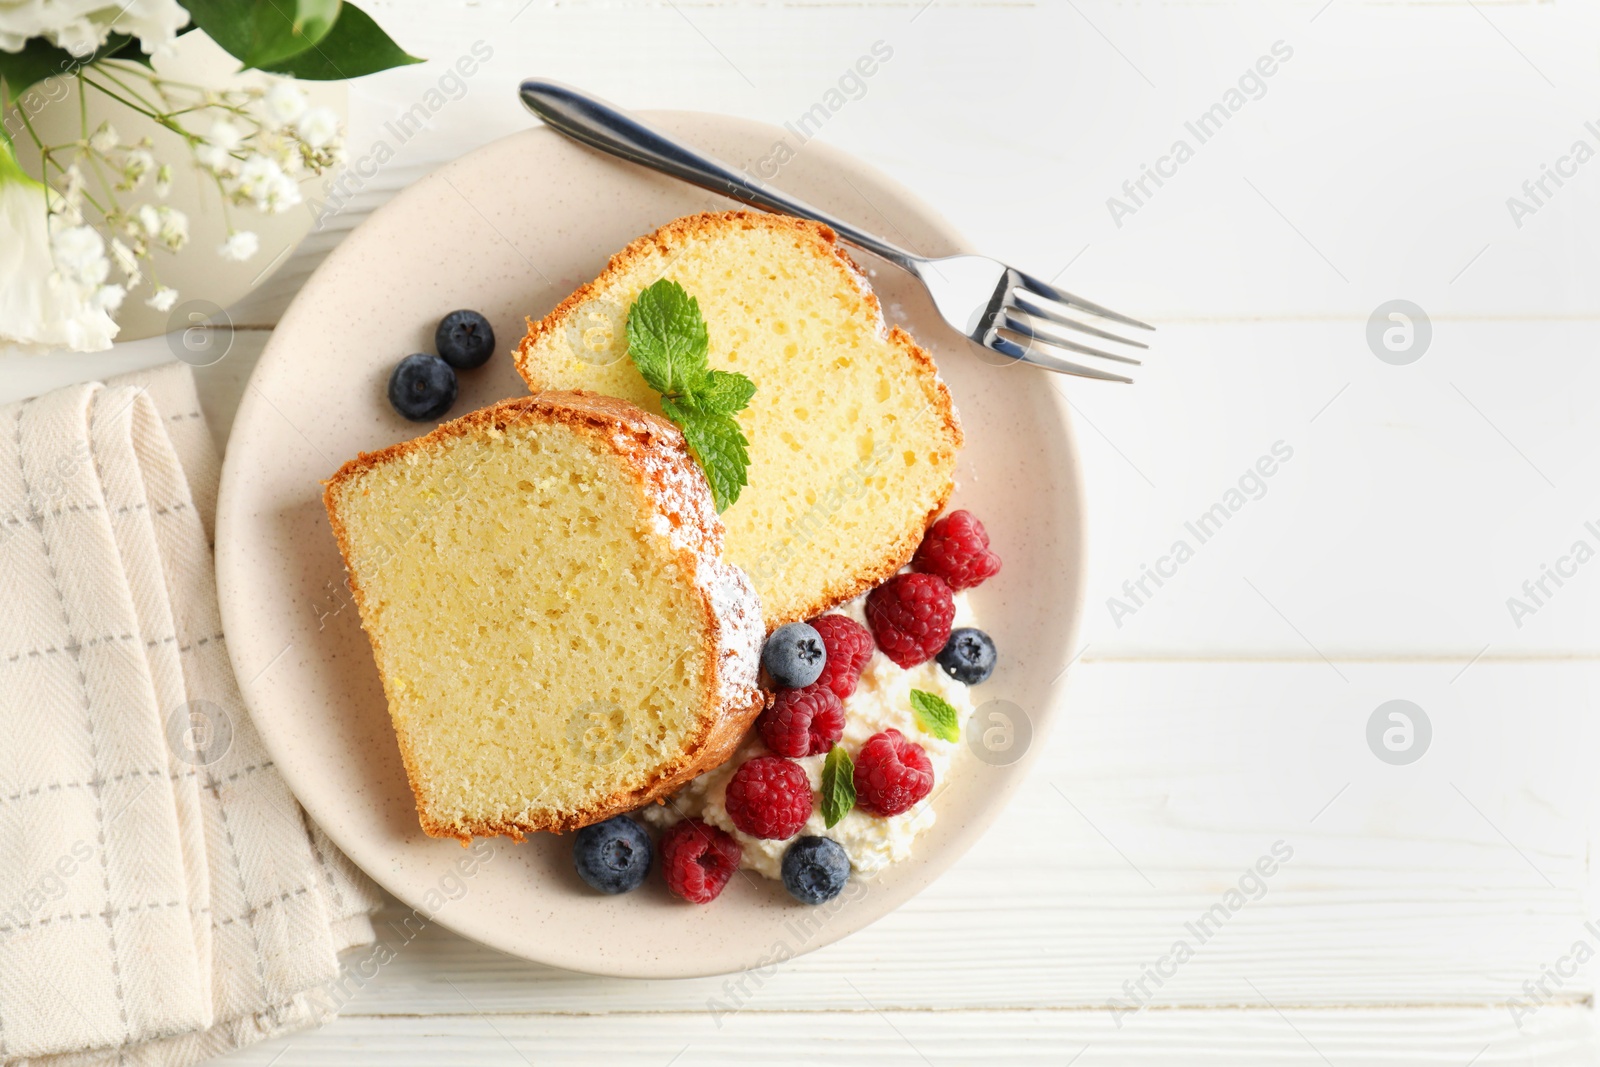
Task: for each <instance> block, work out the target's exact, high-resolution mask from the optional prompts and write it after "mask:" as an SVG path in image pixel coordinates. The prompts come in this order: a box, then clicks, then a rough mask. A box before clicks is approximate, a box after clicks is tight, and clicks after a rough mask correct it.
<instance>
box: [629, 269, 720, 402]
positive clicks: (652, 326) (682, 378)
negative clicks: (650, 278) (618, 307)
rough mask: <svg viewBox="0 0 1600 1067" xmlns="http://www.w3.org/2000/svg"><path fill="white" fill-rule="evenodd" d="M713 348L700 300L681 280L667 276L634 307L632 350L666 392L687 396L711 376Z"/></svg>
mask: <svg viewBox="0 0 1600 1067" xmlns="http://www.w3.org/2000/svg"><path fill="white" fill-rule="evenodd" d="M709 348H710V342H709V341H708V339H707V337H706V322H705V319H703V318H701V317H700V303H699V301H697V300H695V298H694V297H692V296H690V295H689V294H688V293H686V292H684V291H683V286H681V285H679V284H678V283H677V282H669V281H667V280H666V279H665V278H663V279H661V280H660V281H658V282H656V283H655V284H654V285H651V286H650V287H649V288H648V289H646V290H644V292H642V293H640V294H639V296H638V298H637V299H636V300H634V302H633V306H632V307H630V308H629V309H628V354H629V355H630V356H632V357H633V365H634V366H636V367H638V368H639V373H640V374H641V375H643V376H644V380H645V384H647V385H649V386H650V388H652V389H654V390H655V391H656V392H658V393H660V394H661V395H662V396H682V395H684V394H686V393H688V392H689V391H690V390H691V389H692V388H694V387H695V386H697V385H699V384H700V383H701V382H702V381H703V380H704V379H705V378H706V376H707V374H708V373H709V372H710V367H708V366H707V365H706V352H707V350H708V349H709Z"/></svg>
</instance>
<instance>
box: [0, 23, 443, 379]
mask: <svg viewBox="0 0 1600 1067" xmlns="http://www.w3.org/2000/svg"><path fill="white" fill-rule="evenodd" d="M13 6H15V5H13ZM86 6H87V5H59V4H58V5H54V6H52V5H51V4H48V3H47V4H34V5H23V6H22V7H21V8H17V9H16V10H11V9H9V8H6V5H5V3H4V0H0V9H6V11H7V12H8V13H7V14H5V15H4V16H3V17H0V114H5V118H6V122H5V125H4V127H3V128H0V223H5V224H6V225H5V226H3V227H0V232H6V233H7V234H8V240H7V241H6V242H5V244H4V246H3V247H0V312H3V313H0V344H4V343H10V344H13V345H18V346H21V347H23V348H24V349H36V350H45V349H51V348H68V349H71V350H73V351H98V350H100V349H103V348H108V347H110V345H111V341H112V338H114V337H115V336H116V332H117V326H116V323H115V321H114V320H113V319H112V318H111V314H112V313H114V312H115V311H116V310H117V308H118V307H119V306H120V305H121V304H122V301H123V298H124V297H125V296H127V295H128V294H130V293H131V292H133V291H134V290H145V291H144V292H143V293H141V294H140V295H141V296H142V297H143V299H144V303H146V304H147V305H149V306H150V307H153V308H155V309H157V310H160V311H165V310H168V309H170V308H172V307H173V306H174V305H175V304H176V302H177V300H178V296H179V294H178V293H177V292H176V291H175V290H173V289H172V288H171V287H169V286H166V285H163V284H162V283H161V280H160V272H159V271H158V269H157V262H158V260H157V256H158V255H175V254H177V253H179V252H181V251H182V250H183V249H184V248H185V247H186V246H187V244H188V243H189V219H188V216H187V215H186V214H185V213H184V212H183V211H182V210H180V209H179V208H177V207H176V206H173V205H171V204H167V203H164V202H163V201H165V200H166V199H167V197H168V195H169V194H170V192H171V190H172V181H173V176H174V168H175V167H178V166H190V167H193V168H195V169H196V170H198V172H199V173H200V174H201V175H202V177H203V179H204V180H206V181H208V182H209V183H210V184H211V185H213V186H214V187H215V188H216V190H217V192H218V194H219V195H220V197H221V201H222V210H223V217H224V219H225V221H226V224H227V231H228V234H227V239H226V240H225V241H223V242H222V244H221V245H218V246H214V248H213V249H212V251H214V253H215V254H216V255H218V256H220V257H221V258H222V259H223V260H227V261H230V262H246V261H248V260H250V259H252V258H254V257H255V256H256V254H257V253H258V252H259V251H260V246H261V242H260V239H259V238H258V237H257V235H256V233H255V231H254V230H253V229H251V228H250V225H249V221H248V218H247V217H240V213H242V212H256V213H261V214H278V213H281V212H284V211H287V210H289V209H291V208H293V207H294V206H295V205H297V204H299V203H301V195H300V182H301V181H302V180H304V179H305V178H308V177H312V176H317V175H321V174H322V173H324V172H325V171H327V170H329V169H330V168H332V167H334V166H337V165H338V164H339V163H340V162H342V161H343V159H344V151H345V150H344V130H343V129H342V127H341V124H340V121H339V117H338V115H337V114H335V113H334V112H333V111H331V110H329V109H328V108H326V107H317V106H313V105H312V103H311V101H310V100H309V99H308V98H307V95H306V93H305V91H304V90H303V89H302V88H301V87H300V86H299V85H298V84H296V82H295V80H294V79H301V80H316V81H337V80H343V79H345V78H350V77H359V76H361V75H364V74H370V73H374V72H376V71H379V70H385V69H388V68H389V67H394V66H399V65H401V64H405V63H417V62H421V60H419V59H417V58H416V57H414V56H411V55H409V54H407V53H406V52H405V51H404V50H403V49H401V48H400V47H399V46H398V45H397V44H395V42H394V41H393V40H391V39H390V38H389V36H388V35H387V34H386V33H384V32H383V30H382V29H380V28H379V27H378V25H377V24H376V23H375V22H373V20H372V19H371V17H370V16H368V15H367V14H366V13H365V12H363V11H361V10H360V9H359V8H357V7H356V6H355V5H354V4H351V3H346V2H344V0H140V2H139V3H137V4H121V5H119V4H108V5H107V6H106V7H105V8H103V9H96V10H93V11H87V13H85V11H82V10H80V7H86ZM191 22H192V23H193V28H195V29H198V30H199V31H202V32H204V33H205V34H206V35H208V36H210V37H211V38H212V39H213V40H215V41H216V42H217V43H218V44H219V45H221V46H222V48H223V49H225V50H226V51H228V52H229V53H231V54H232V55H233V56H234V57H236V58H237V59H239V60H240V61H241V62H242V63H243V65H244V66H245V67H246V68H255V69H257V70H259V71H263V72H265V73H262V74H259V75H257V76H256V80H255V82H254V83H253V84H250V85H248V86H244V87H240V88H226V89H208V88H206V87H204V86H199V85H191V84H188V83H185V82H181V81H177V80H174V79H170V78H167V77H164V76H162V75H161V74H159V73H157V72H156V70H155V69H154V68H153V67H152V66H151V62H150V57H151V56H157V55H160V54H161V53H163V52H164V51H166V50H167V49H169V48H170V47H171V46H172V43H173V41H174V40H175V39H176V37H177V35H178V34H179V32H180V31H181V30H183V28H184V27H185V25H188V24H190V23H191ZM46 79H60V80H67V79H70V80H71V81H72V82H73V83H74V84H75V86H76V88H77V90H78V93H79V104H78V111H79V116H80V129H79V131H78V134H77V136H76V137H75V138H74V139H73V140H71V141H68V142H65V143H60V144H46V143H44V141H43V140H42V139H41V138H40V136H39V134H38V133H37V131H36V130H35V127H34V124H33V123H32V122H31V121H30V116H31V115H33V114H35V113H36V112H37V109H38V108H39V107H41V106H43V105H42V104H40V103H38V102H37V101H38V100H40V99H43V100H46V101H49V100H56V99H60V98H61V97H62V96H63V95H65V94H59V93H44V92H33V93H30V92H29V90H30V89H31V87H32V86H34V85H35V84H36V83H39V82H43V81H45V80H46ZM24 94H27V96H26V97H25V95H24ZM95 96H98V97H101V98H104V100H106V101H109V102H111V103H112V104H114V105H117V106H121V107H124V108H126V109H128V111H129V112H130V113H135V114H138V115H141V116H143V117H144V118H145V119H147V120H150V121H152V122H154V123H156V124H157V125H159V126H160V127H162V128H163V129H165V130H168V131H170V132H171V133H173V134H176V135H177V137H178V139H179V141H180V143H181V144H182V145H183V148H184V150H185V153H186V156H187V158H186V159H163V158H159V156H158V150H157V146H156V145H155V144H153V143H152V141H151V139H150V138H141V139H139V140H137V141H134V142H129V141H127V140H126V139H125V138H124V137H123V136H122V132H121V131H120V130H119V129H118V128H117V124H116V123H115V122H114V121H105V122H100V123H99V124H98V125H96V126H95V127H94V128H93V129H90V128H89V125H88V121H87V115H88V108H87V106H86V103H87V101H88V99H90V98H91V97H95ZM8 106H10V107H11V110H10V112H9V113H7V109H8ZM98 110H99V109H98V108H97V113H98ZM14 117H19V118H20V119H21V123H22V125H21V127H20V128H15V127H14V126H13V122H12V119H13V118H14ZM22 136H26V137H27V138H28V139H29V140H30V141H31V142H32V145H33V147H34V148H35V149H37V151H38V156H39V161H40V169H41V173H39V174H37V175H32V174H28V173H27V172H26V171H25V170H24V169H23V167H22V166H21V164H20V163H19V162H18V160H17V156H16V153H15V150H14V145H15V142H14V141H13V138H14V137H22Z"/></svg>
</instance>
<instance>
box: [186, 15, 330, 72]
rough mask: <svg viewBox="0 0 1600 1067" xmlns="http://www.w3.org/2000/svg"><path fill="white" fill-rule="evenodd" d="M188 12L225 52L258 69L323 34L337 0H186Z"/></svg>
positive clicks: (327, 30) (297, 51) (307, 45)
mask: <svg viewBox="0 0 1600 1067" xmlns="http://www.w3.org/2000/svg"><path fill="white" fill-rule="evenodd" d="M184 6H185V7H186V8H188V9H189V17H190V18H192V19H193V20H194V24H195V25H196V26H199V27H200V28H201V29H202V30H204V31H205V32H206V34H207V35H208V36H210V38H211V39H212V40H213V41H216V42H217V43H218V44H219V45H221V46H222V47H223V48H224V49H226V50H227V52H228V54H229V55H231V56H233V57H234V58H235V59H238V60H239V61H240V62H241V63H243V64H244V65H245V66H247V67H259V68H261V69H262V70H265V69H267V68H268V66H269V65H271V64H274V63H281V62H283V61H284V60H286V59H289V58H290V57H291V56H297V55H299V54H300V53H301V52H304V51H306V50H307V49H308V48H311V47H312V46H313V45H315V44H317V43H318V42H320V41H322V40H323V39H324V38H326V37H327V36H328V35H329V33H330V32H331V31H332V30H333V27H334V24H335V22H337V21H338V20H339V18H340V17H341V15H342V12H341V11H340V0H185V3H184Z"/></svg>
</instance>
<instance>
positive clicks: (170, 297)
mask: <svg viewBox="0 0 1600 1067" xmlns="http://www.w3.org/2000/svg"><path fill="white" fill-rule="evenodd" d="M177 302H178V290H176V289H168V288H167V287H166V286H165V285H162V286H158V287H157V288H156V291H155V292H154V293H152V294H150V299H148V300H146V301H145V306H146V307H153V308H155V309H156V310H157V311H171V310H172V305H174V304H176V303H177Z"/></svg>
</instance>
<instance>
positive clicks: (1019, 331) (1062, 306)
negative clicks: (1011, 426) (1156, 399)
mask: <svg viewBox="0 0 1600 1067" xmlns="http://www.w3.org/2000/svg"><path fill="white" fill-rule="evenodd" d="M1085 317H1093V318H1098V319H1104V320H1106V321H1108V322H1114V323H1120V324H1122V325H1124V326H1133V327H1136V328H1138V329H1141V330H1153V329H1154V328H1155V327H1153V326H1151V325H1149V324H1148V323H1144V322H1140V321H1139V320H1138V319H1134V318H1129V317H1128V316H1127V315H1123V314H1120V313H1118V312H1115V311H1112V310H1111V309H1110V308H1106V307H1101V306H1100V305H1099V304H1095V303H1092V302H1091V301H1088V300H1084V299H1083V298H1082V297H1078V296H1074V295H1073V294H1071V293H1068V292H1065V291H1063V290H1060V289H1057V288H1055V287H1054V286H1052V285H1050V284H1048V283H1046V282H1042V281H1040V280H1039V279H1037V278H1035V277H1033V276H1032V275H1029V274H1024V273H1022V272H1021V271H1019V270H1010V271H1008V272H1007V278H1006V294H1005V297H1004V299H1003V301H1002V303H1001V307H1000V308H999V309H998V310H997V313H996V315H995V318H994V321H993V322H992V328H991V331H990V332H991V335H992V339H990V340H989V341H988V342H987V343H988V344H989V346H990V347H992V348H994V349H995V351H997V352H1000V353H1001V354H1002V355H1008V356H1013V357H1014V358H1017V359H1024V360H1027V361H1028V362H1030V363H1036V364H1039V365H1041V366H1044V367H1048V368H1049V369H1051V370H1057V371H1061V372H1063V373H1066V374H1076V375H1079V376H1081V377H1085V378H1098V379H1101V380H1102V381H1113V382H1128V383H1131V382H1132V381H1133V379H1131V378H1126V377H1123V376H1122V375H1120V374H1113V373H1111V372H1109V371H1104V370H1100V369H1098V368H1094V367H1087V366H1084V365H1083V364H1081V363H1078V362H1075V361H1073V360H1070V359H1067V358H1065V357H1067V356H1071V355H1074V354H1076V355H1082V356H1097V357H1099V358H1102V359H1109V360H1114V361H1116V362H1118V363H1125V364H1131V365H1133V366H1140V365H1141V363H1140V361H1139V360H1138V359H1136V358H1134V357H1133V356H1130V355H1124V354H1122V353H1120V352H1115V351H1107V350H1106V349H1104V348H1095V347H1092V346H1090V345H1087V344H1084V343H1083V342H1082V341H1081V340H1079V339H1076V338H1075V337H1074V333H1076V334H1081V335H1085V336H1088V337H1095V338H1099V339H1101V340H1104V341H1111V342H1114V343H1116V344H1121V345H1127V346H1128V347H1129V348H1133V349H1145V348H1149V347H1150V346H1149V345H1147V344H1145V343H1144V342H1143V341H1135V340H1133V339H1131V338H1128V337H1123V336H1120V335H1119V334H1115V333H1112V332H1110V331H1109V330H1104V329H1101V328H1100V327H1098V326H1093V325H1090V324H1089V323H1087V322H1084V321H1083V319H1084V318H1085ZM1000 331H1004V333H1001V332H1000ZM1007 334H1011V335H1014V338H1013V337H1008V336H1006V335H1007Z"/></svg>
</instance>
